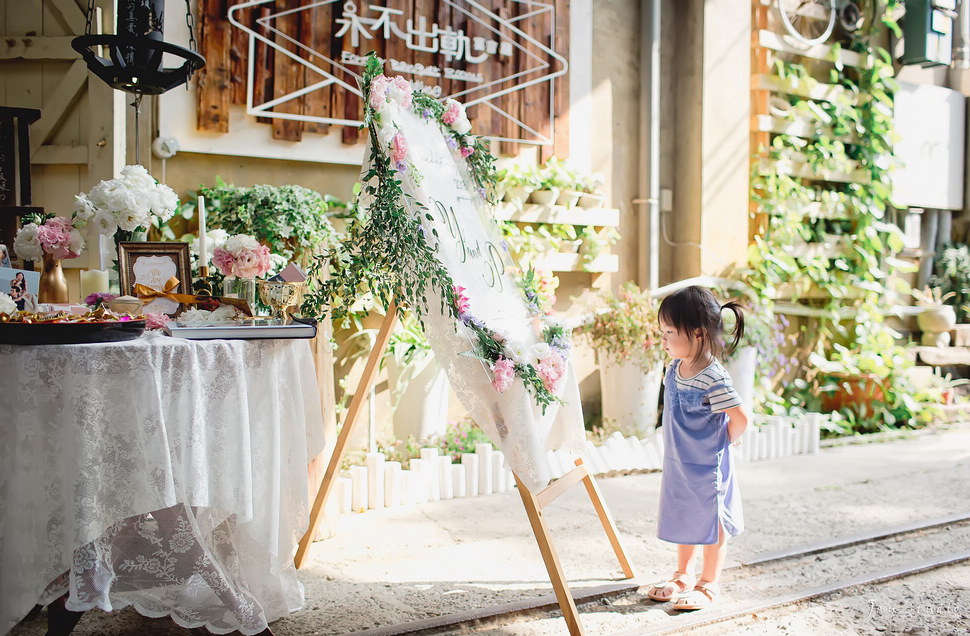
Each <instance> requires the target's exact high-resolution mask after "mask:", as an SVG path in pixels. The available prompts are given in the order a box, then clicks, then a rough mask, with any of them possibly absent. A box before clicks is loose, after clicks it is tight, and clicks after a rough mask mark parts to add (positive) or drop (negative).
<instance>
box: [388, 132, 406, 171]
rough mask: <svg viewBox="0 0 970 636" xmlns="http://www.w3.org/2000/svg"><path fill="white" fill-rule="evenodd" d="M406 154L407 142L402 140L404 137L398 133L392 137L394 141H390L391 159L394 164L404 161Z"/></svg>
mask: <svg viewBox="0 0 970 636" xmlns="http://www.w3.org/2000/svg"><path fill="white" fill-rule="evenodd" d="M407 152H408V142H407V140H406V139H404V135H402V134H401V133H400V132H398V133H397V134H396V135H394V139H392V140H391V159H392V160H393V161H394V163H397V162H399V161H404V157H405V155H407Z"/></svg>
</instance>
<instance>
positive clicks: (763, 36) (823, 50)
mask: <svg viewBox="0 0 970 636" xmlns="http://www.w3.org/2000/svg"><path fill="white" fill-rule="evenodd" d="M758 45H759V46H762V47H764V48H766V49H771V50H772V51H779V52H782V53H793V54H795V55H801V56H802V57H809V58H812V59H813V60H821V61H823V62H830V63H831V62H832V47H831V46H827V45H825V44H818V45H816V46H811V47H802V46H798V45H797V44H795V40H794V39H792V38H789V37H786V36H784V35H781V34H779V33H775V32H774V31H768V30H765V29H761V30H759V31H758ZM839 61H840V62H841V63H842V65H843V66H853V67H860V66H863V63H864V60H863V58H862V56H861V55H860V54H858V53H855V52H853V51H846V50H845V49H839Z"/></svg>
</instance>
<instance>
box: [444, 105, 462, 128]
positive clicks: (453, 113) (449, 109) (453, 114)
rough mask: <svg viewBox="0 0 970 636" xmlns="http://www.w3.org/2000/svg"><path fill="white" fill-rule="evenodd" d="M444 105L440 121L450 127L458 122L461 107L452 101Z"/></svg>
mask: <svg viewBox="0 0 970 636" xmlns="http://www.w3.org/2000/svg"><path fill="white" fill-rule="evenodd" d="M445 105H446V108H445V110H444V113H442V115H441V121H442V122H444V123H445V124H448V125H449V126H451V125H452V124H454V123H455V122H456V121H458V118H459V117H460V116H461V111H462V107H461V104H459V103H458V102H456V101H455V100H453V99H449V100H448V101H447V102H445Z"/></svg>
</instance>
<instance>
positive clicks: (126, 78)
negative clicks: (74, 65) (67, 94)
mask: <svg viewBox="0 0 970 636" xmlns="http://www.w3.org/2000/svg"><path fill="white" fill-rule="evenodd" d="M94 3H95V0H88V12H87V24H86V26H85V29H84V35H79V36H78V37H76V38H74V40H72V41H71V46H73V47H74V50H75V51H77V52H78V53H80V54H81V56H82V57H83V58H84V61H85V62H86V63H87V65H88V68H89V69H90V70H91V72H92V73H94V74H95V75H97V76H98V77H99V78H101V79H102V80H104V82H105V83H107V84H108V85H109V86H111V87H112V88H114V89H116V90H119V91H125V92H126V93H135V94H136V95H160V94H162V93H164V92H165V91H168V90H171V89H173V88H175V87H176V86H180V85H181V84H184V83H186V82H188V81H189V78H191V77H192V73H194V72H195V71H197V70H199V69H200V68H202V67H203V66H205V58H203V57H202V56H201V55H199V54H198V52H197V45H196V41H195V35H194V33H193V30H194V29H193V20H192V10H191V8H190V6H189V0H186V2H185V9H186V18H185V19H186V23H187V24H188V26H189V46H190V47H191V49H192V50H189V49H185V48H182V47H181V46H176V45H174V44H171V43H168V42H166V41H165V39H164V37H163V30H162V26H163V23H164V20H165V0H118V23H117V29H116V34H103V35H99V34H92V33H91V23H92V20H93V18H94ZM100 47H104V49H105V50H106V51H107V54H108V57H101V56H100V55H99V54H98V53H97V52H96V51H98V49H99V48H100ZM166 54H167V55H171V56H175V57H177V58H180V59H182V60H183V62H182V64H181V66H177V67H174V68H165V67H164V66H163V57H164V56H165V55H166Z"/></svg>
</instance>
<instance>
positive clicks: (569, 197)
mask: <svg viewBox="0 0 970 636" xmlns="http://www.w3.org/2000/svg"><path fill="white" fill-rule="evenodd" d="M582 196H583V193H582V192H580V191H579V190H571V189H569V188H563V189H562V190H560V191H559V198H558V199H556V205H563V206H566V207H567V208H571V207H573V206H574V205H576V204H577V203H579V199H580V198H581V197H582Z"/></svg>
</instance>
